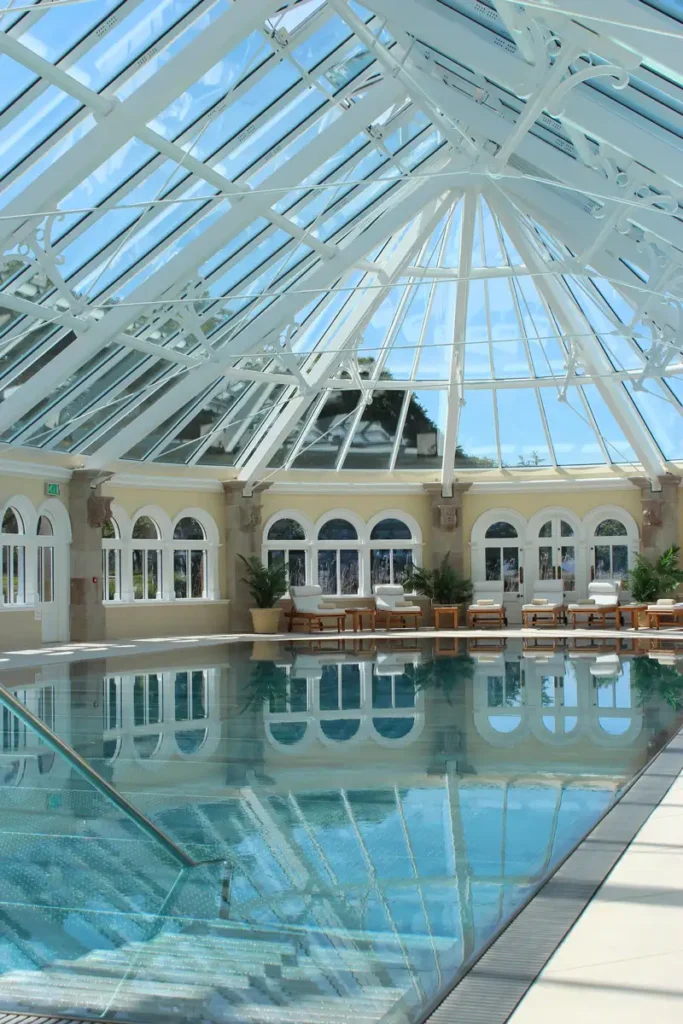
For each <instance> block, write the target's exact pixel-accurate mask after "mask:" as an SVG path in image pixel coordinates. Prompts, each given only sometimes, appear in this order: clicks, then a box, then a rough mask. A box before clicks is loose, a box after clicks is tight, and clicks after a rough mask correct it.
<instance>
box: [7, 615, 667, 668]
mask: <svg viewBox="0 0 683 1024" xmlns="http://www.w3.org/2000/svg"><path fill="white" fill-rule="evenodd" d="M453 639H457V640H465V641H467V640H476V641H477V642H484V643H483V644H482V647H481V650H482V653H483V652H484V651H485V646H484V644H485V642H486V641H487V640H489V641H491V642H492V643H494V642H496V641H501V640H518V641H519V640H522V641H526V642H527V643H529V644H531V643H532V642H533V643H534V644H537V643H538V644H539V646H538V648H537V649H538V650H539V651H540V650H542V649H543V647H544V646H545V647H546V649H547V650H549V649H551V647H552V643H553V642H554V643H558V644H559V643H560V642H562V643H566V642H567V641H569V642H570V643H569V645H568V646H567V649H568V650H571V649H576V650H584V651H585V652H586V653H587V654H590V653H591V650H592V652H593V653H595V654H596V655H597V654H601V653H609V652H607V651H602V650H601V649H600V648H599V647H598V646H595V647H594V648H593V649H591V647H590V646H583V647H578V646H577V647H576V648H572V647H571V644H572V643H575V644H584V645H585V644H587V642H588V641H590V642H591V643H592V644H596V645H597V644H598V643H599V642H600V641H605V642H606V643H605V646H606V647H607V646H608V645H609V646H610V648H611V650H612V651H614V652H615V653H621V650H620V645H621V643H623V642H629V643H630V642H632V641H637V642H638V643H639V645H642V646H643V648H644V647H645V645H648V647H649V649H650V650H655V649H656V648H657V647H658V646H659V644H663V643H665V644H671V645H676V644H683V629H679V628H671V629H669V628H667V629H659V630H656V629H640V630H637V629H597V628H591V629H568V628H567V627H564V628H558V629H548V628H541V629H522V628H520V627H514V626H513V627H508V628H506V629H458V630H452V629H438V630H436V629H433V628H424V629H418V630H414V629H393V630H365V631H363V632H361V633H353V632H351V631H350V630H347V631H346V632H344V633H336V632H333V631H332V630H330V631H325V632H323V633H319V632H316V633H268V634H266V633H210V634H205V635H201V636H197V635H194V636H161V637H149V638H135V637H132V638H131V639H130V640H111V641H103V642H101V643H71V644H66V643H62V644H44V645H42V646H39V647H33V648H21V649H18V648H8V649H6V650H5V649H3V648H2V647H0V673H2V672H3V671H8V670H10V669H16V668H26V667H29V666H33V665H48V664H50V663H51V662H53V663H54V662H60V661H62V662H67V661H87V660H89V659H93V658H114V657H117V656H129V657H130V656H135V655H136V654H143V653H144V654H152V653H154V652H155V651H168V650H169V649H172V648H173V647H176V646H182V647H185V648H188V647H211V646H215V645H220V644H235V643H254V642H263V643H280V644H281V643H311V642H316V643H319V642H323V643H330V642H336V643H337V644H338V645H339V648H340V649H343V648H342V647H341V645H342V644H344V646H346V645H349V647H350V645H352V644H354V643H366V642H367V641H373V640H378V641H384V642H386V641H387V640H390V641H397V642H398V641H405V640H420V641H425V642H428V641H429V640H453ZM548 641H551V643H548ZM539 642H540V643H539ZM0 643H2V641H0ZM663 650H666V648H663ZM442 653H443V654H444V655H447V654H448V650H447V649H444V650H443V652H442ZM454 653H455V652H454ZM623 653H625V654H628V653H631V652H629V650H624V651H623ZM640 653H644V650H643V651H641V652H640ZM681 653H682V654H683V650H682V651H681Z"/></svg>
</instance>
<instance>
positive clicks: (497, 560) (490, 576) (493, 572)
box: [484, 548, 502, 580]
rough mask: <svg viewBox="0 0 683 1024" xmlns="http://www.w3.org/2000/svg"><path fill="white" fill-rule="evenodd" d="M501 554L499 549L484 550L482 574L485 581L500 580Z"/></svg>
mask: <svg viewBox="0 0 683 1024" xmlns="http://www.w3.org/2000/svg"><path fill="white" fill-rule="evenodd" d="M501 565H502V552H501V550H500V548H485V549H484V573H485V579H487V580H500V579H501V578H502V577H501Z"/></svg>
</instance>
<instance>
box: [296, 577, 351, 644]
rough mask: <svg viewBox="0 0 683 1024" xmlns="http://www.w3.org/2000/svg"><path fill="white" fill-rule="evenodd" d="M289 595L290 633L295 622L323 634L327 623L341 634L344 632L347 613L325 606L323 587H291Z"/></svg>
mask: <svg viewBox="0 0 683 1024" xmlns="http://www.w3.org/2000/svg"><path fill="white" fill-rule="evenodd" d="M289 595H290V597H291V599H292V607H291V608H290V610H289V611H288V612H287V617H288V618H289V632H290V633H291V632H292V628H293V626H294V623H295V622H302V623H304V625H305V626H308V628H309V629H310V630H316V629H317V630H319V631H320V632H321V633H322V631H323V629H324V626H325V623H330V624H331V625H332V626H333V627H334V628H336V629H337V630H338V631H339V632H340V633H343V632H344V625H345V622H346V612H345V611H344V609H343V608H337V607H335V606H334V605H332V604H325V601H324V599H323V596H322V595H323V588H322V587H314V586H307V587H290V588H289Z"/></svg>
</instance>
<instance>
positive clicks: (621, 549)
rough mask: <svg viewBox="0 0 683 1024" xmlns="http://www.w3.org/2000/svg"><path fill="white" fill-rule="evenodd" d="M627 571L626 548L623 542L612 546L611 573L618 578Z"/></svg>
mask: <svg viewBox="0 0 683 1024" xmlns="http://www.w3.org/2000/svg"><path fill="white" fill-rule="evenodd" d="M627 572H628V548H627V547H626V545H625V544H614V545H613V546H612V575H613V576H614V578H615V579H620V578H621V577H622V576H625V575H626V573H627Z"/></svg>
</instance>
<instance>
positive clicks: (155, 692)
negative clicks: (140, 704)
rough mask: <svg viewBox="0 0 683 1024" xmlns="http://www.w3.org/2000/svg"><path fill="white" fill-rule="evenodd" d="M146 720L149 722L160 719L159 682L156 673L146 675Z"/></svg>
mask: <svg viewBox="0 0 683 1024" xmlns="http://www.w3.org/2000/svg"><path fill="white" fill-rule="evenodd" d="M147 686H148V690H147V720H148V722H151V723H156V722H160V721H161V684H160V682H159V676H158V675H157V674H156V673H152V675H150V676H148V682H147Z"/></svg>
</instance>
